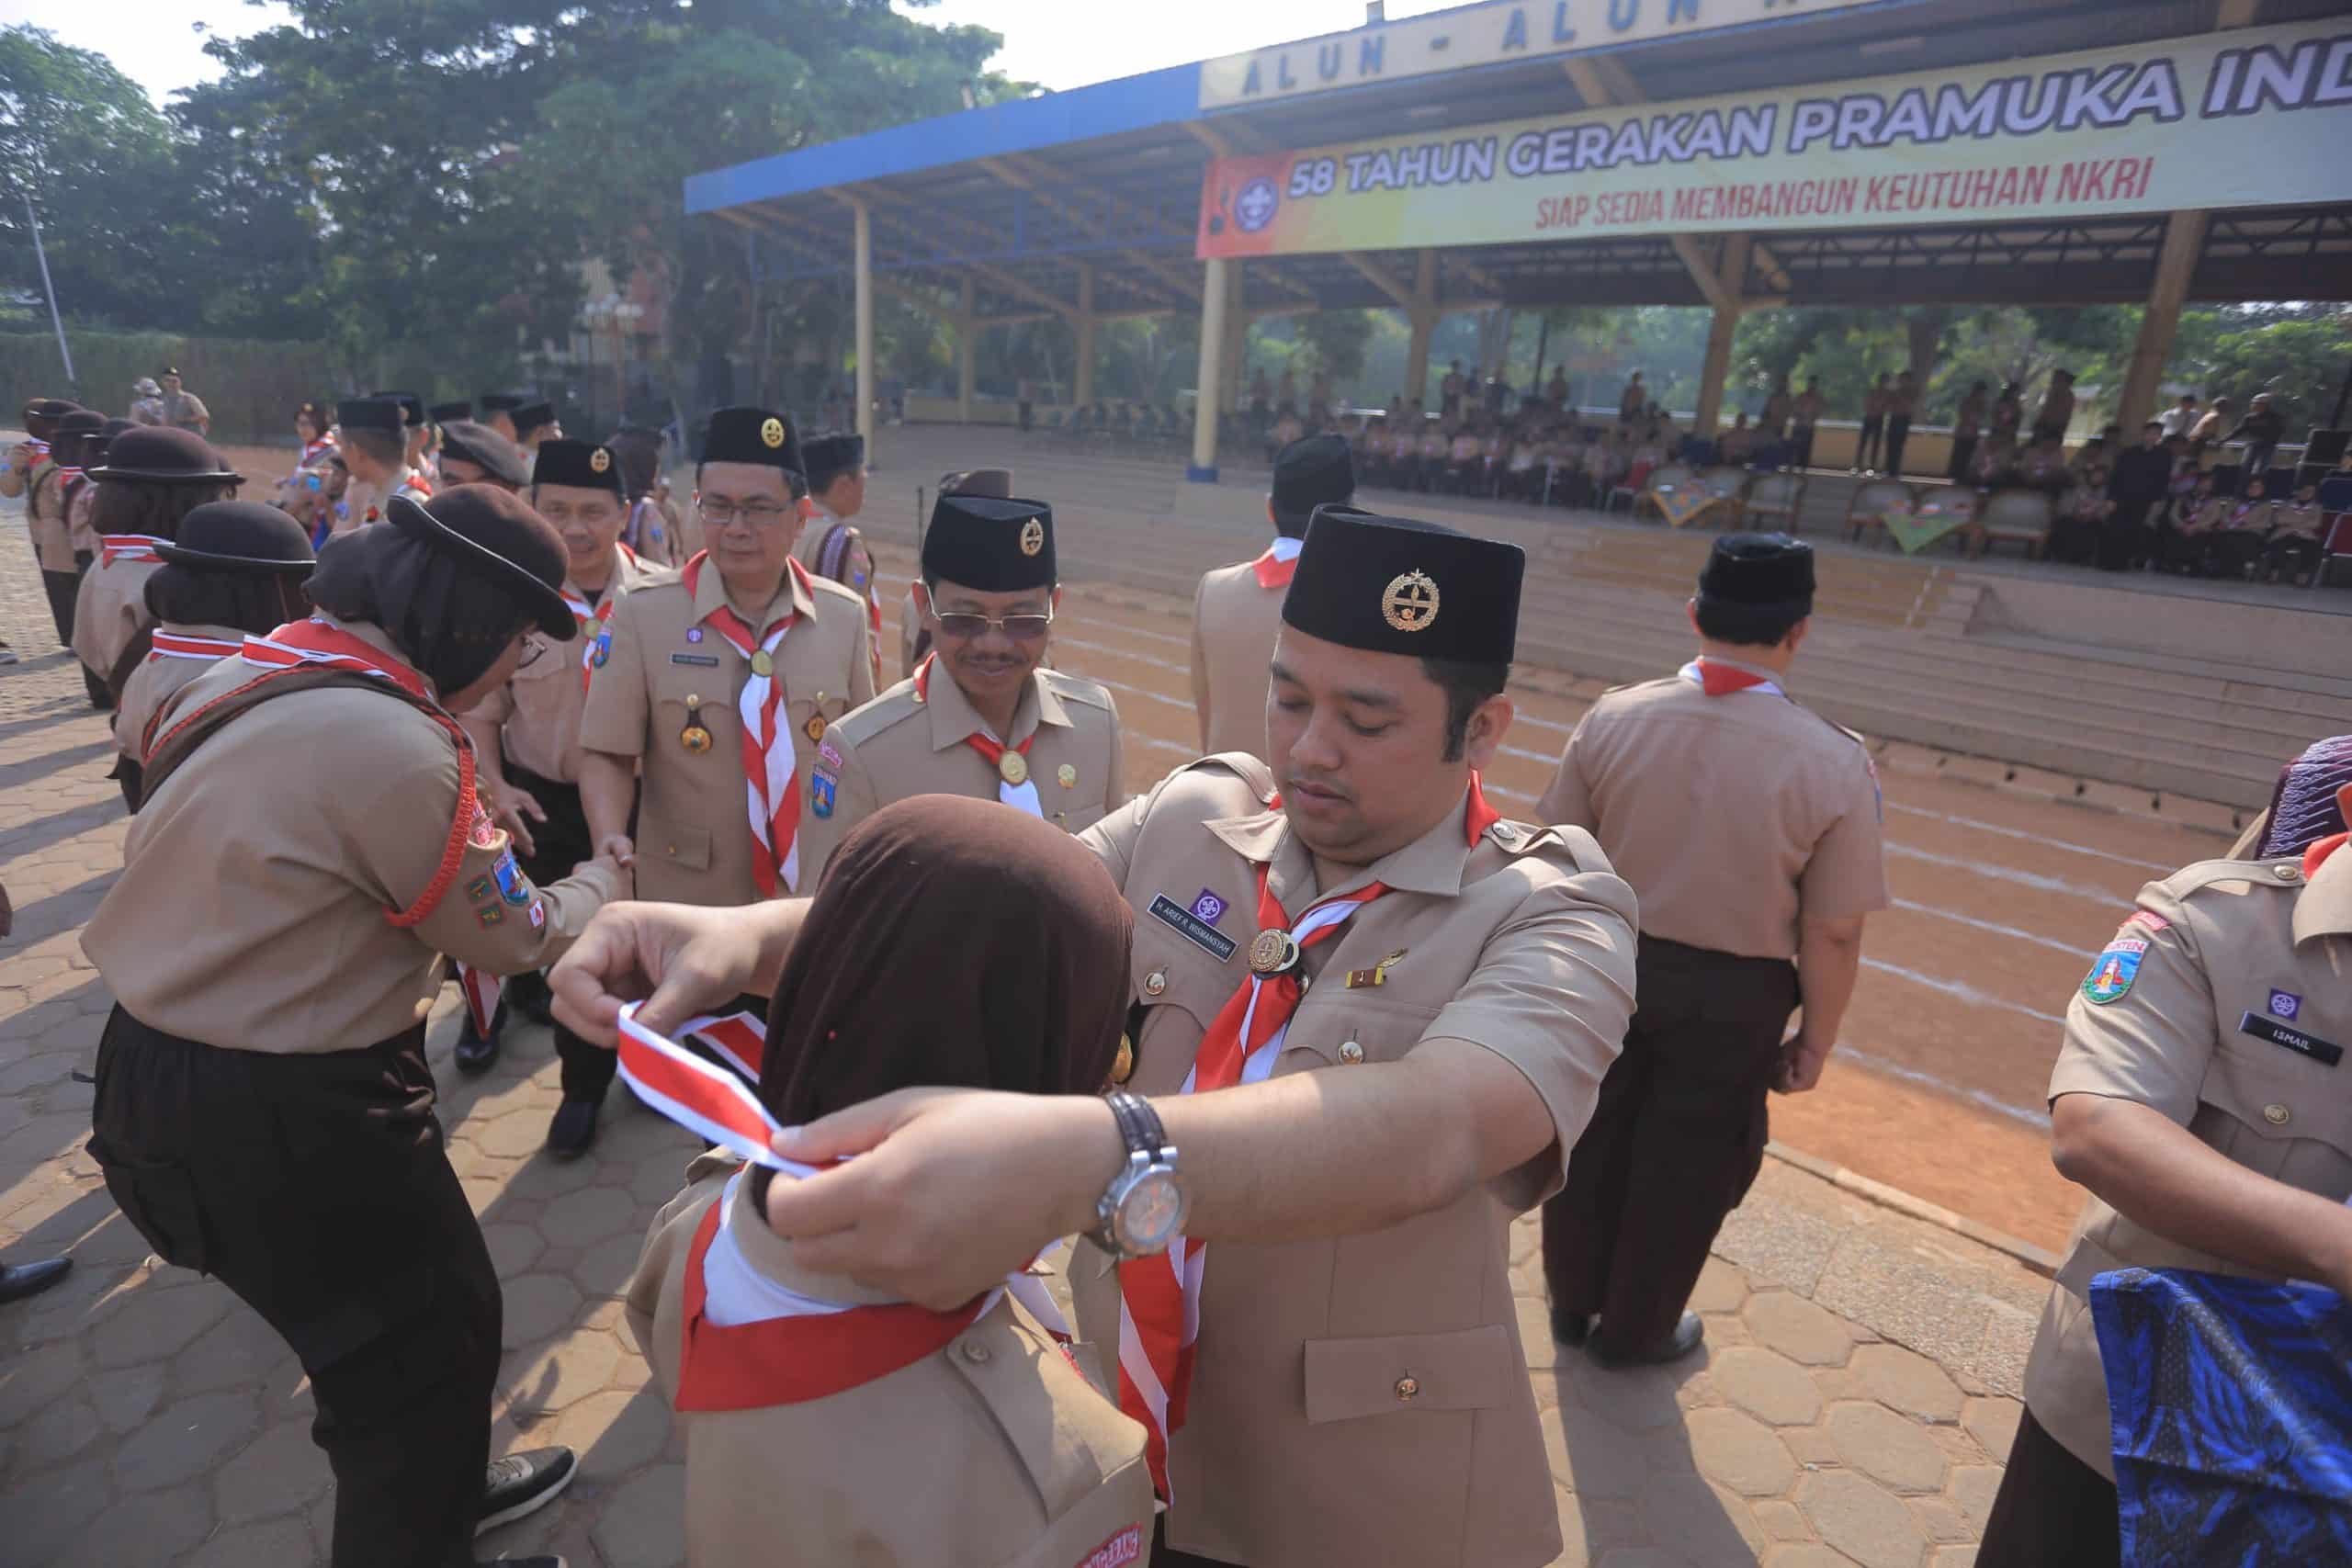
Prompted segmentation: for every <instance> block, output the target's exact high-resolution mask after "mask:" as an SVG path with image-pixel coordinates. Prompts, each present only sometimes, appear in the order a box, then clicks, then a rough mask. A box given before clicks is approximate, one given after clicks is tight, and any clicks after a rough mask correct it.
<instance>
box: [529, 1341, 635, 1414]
mask: <svg viewBox="0 0 2352 1568" xmlns="http://www.w3.org/2000/svg"><path fill="white" fill-rule="evenodd" d="M620 1359H621V1348H620V1344H619V1342H618V1341H616V1339H614V1337H612V1336H611V1335H609V1334H596V1333H586V1334H568V1335H565V1336H563V1337H560V1338H558V1339H552V1340H549V1341H548V1343H546V1344H545V1345H542V1346H540V1347H538V1348H537V1349H534V1350H532V1351H530V1352H528V1353H527V1354H526V1355H525V1356H523V1357H522V1358H521V1359H520V1361H519V1363H518V1364H516V1365H515V1369H514V1371H512V1372H511V1373H508V1374H505V1375H503V1376H502V1377H501V1378H500V1380H499V1382H500V1386H502V1387H503V1388H504V1389H506V1390H507V1391H508V1399H509V1401H510V1403H512V1404H514V1405H515V1407H516V1408H518V1409H523V1410H532V1411H557V1410H562V1409H565V1408H566V1407H568V1406H570V1405H572V1404H578V1403H579V1402H580V1401H582V1400H583V1399H585V1398H587V1397H588V1396H589V1395H590V1394H592V1393H597V1392H598V1391H600V1390H602V1389H603V1388H604V1387H605V1385H606V1384H608V1383H610V1382H612V1381H613V1371H614V1369H616V1367H618V1366H619V1365H620Z"/></svg>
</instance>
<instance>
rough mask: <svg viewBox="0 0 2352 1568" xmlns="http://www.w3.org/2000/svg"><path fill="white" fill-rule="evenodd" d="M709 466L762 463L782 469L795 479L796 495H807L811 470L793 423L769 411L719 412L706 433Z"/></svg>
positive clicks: (704, 455) (704, 447)
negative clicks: (802, 455) (801, 451)
mask: <svg viewBox="0 0 2352 1568" xmlns="http://www.w3.org/2000/svg"><path fill="white" fill-rule="evenodd" d="M701 460H702V461H703V462H706V463H759V464H763V465H764V466H766V467H768V468H782V469H783V470H784V471H785V472H786V473H788V474H790V475H791V476H792V479H793V491H792V493H793V494H795V495H806V494H807V493H808V492H809V491H808V486H809V469H808V467H807V464H806V461H805V459H804V458H803V457H801V453H800V437H799V435H798V434H796V433H795V432H794V430H793V428H792V422H791V421H790V420H788V419H786V418H785V417H784V416H783V415H782V414H780V413H776V412H773V411H771V410H768V409H752V408H732V409H720V410H718V412H715V413H713V414H712V415H711V416H710V425H709V427H708V429H707V430H706V431H705V432H704V434H703V438H702V458H701Z"/></svg>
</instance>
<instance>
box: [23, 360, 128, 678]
mask: <svg viewBox="0 0 2352 1568" xmlns="http://www.w3.org/2000/svg"><path fill="white" fill-rule="evenodd" d="M104 423H106V416H105V415H103V414H96V413H91V412H88V411H86V410H85V409H83V408H81V407H79V406H78V405H76V404H74V403H69V402H67V401H66V400H63V399H62V398H36V399H34V400H32V401H31V402H29V403H27V404H26V405H25V434H26V437H27V438H26V439H25V440H23V441H20V442H18V443H17V445H16V446H14V447H12V448H10V450H9V453H8V462H7V466H6V468H0V495H5V496H6V497H8V498H9V499H11V500H14V499H15V498H16V497H17V496H20V495H21V496H23V497H24V498H25V532H26V533H27V535H28V536H30V538H31V540H32V546H33V561H34V564H35V565H36V566H37V567H38V568H39V569H40V585H41V591H42V592H44V593H46V594H47V595H48V597H49V614H50V619H51V620H52V621H53V622H55V623H56V626H57V640H58V643H59V645H60V646H62V647H66V648H71V647H72V646H73V645H74V591H75V589H76V588H77V587H78V586H79V585H80V579H81V571H80V569H79V568H78V567H76V566H75V565H74V547H73V541H72V539H71V537H70V536H69V535H68V533H67V530H66V524H65V493H64V491H65V485H64V479H65V472H64V471H65V469H66V468H70V467H72V465H71V464H67V463H62V462H61V461H60V453H59V451H58V447H59V446H60V445H61V444H62V442H61V437H62V436H63V435H64V434H66V433H67V432H68V431H71V432H73V433H74V439H75V441H76V442H77V443H78V441H79V440H80V432H81V431H83V430H85V429H89V430H96V429H97V428H98V427H99V426H100V425H103V424H104Z"/></svg>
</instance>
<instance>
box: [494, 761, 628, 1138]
mask: <svg viewBox="0 0 2352 1568" xmlns="http://www.w3.org/2000/svg"><path fill="white" fill-rule="evenodd" d="M504 769H505V773H506V779H507V782H508V783H509V784H515V785H516V786H517V787H519V788H522V789H526V790H528V791H530V792H531V795H532V797H533V798H534V799H536V800H537V802H538V803H539V808H540V809H541V810H543V811H545V812H546V813H547V814H548V819H547V820H546V821H544V822H534V823H532V824H531V843H532V849H531V852H530V853H529V854H527V855H525V854H518V855H516V856H515V859H516V861H517V862H518V863H521V865H522V867H523V872H524V874H525V875H526V876H528V877H529V878H530V879H531V880H532V881H533V882H535V883H538V884H539V885H541V886H545V885H546V884H548V883H550V882H560V881H562V880H563V879H564V878H565V877H567V876H570V875H571V868H572V867H573V866H575V865H578V864H579V863H581V862H582V861H584V860H587V859H589V858H591V857H592V856H594V854H595V852H596V846H595V845H594V843H592V842H590V841H589V836H588V813H587V811H586V810H585V809H584V808H583V807H582V806H581V804H580V786H579V785H578V784H560V783H558V782H557V781H556V780H554V779H550V778H546V777H543V776H542V775H540V774H538V773H533V772H532V771H531V770H530V769H528V768H526V767H523V766H521V765H520V764H518V763H516V762H515V761H513V760H512V759H509V760H508V761H506V762H505V763H504ZM555 1054H556V1059H557V1060H558V1061H560V1062H561V1063H562V1064H563V1098H564V1099H566V1100H603V1099H604V1098H605V1090H606V1089H610V1088H611V1087H612V1084H613V1074H614V1073H615V1072H616V1071H617V1070H618V1068H619V1065H620V1057H619V1056H617V1055H615V1054H614V1053H612V1052H610V1051H607V1050H605V1048H604V1047H603V1046H601V1045H592V1044H590V1043H588V1042H587V1041H585V1040H582V1039H581V1038H580V1036H578V1035H577V1034H574V1033H573V1032H571V1031H570V1030H569V1029H566V1028H565V1027H564V1026H563V1025H562V1024H560V1023H558V1024H557V1025H556V1026H555Z"/></svg>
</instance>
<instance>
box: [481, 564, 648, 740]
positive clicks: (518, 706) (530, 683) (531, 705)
mask: <svg viewBox="0 0 2352 1568" xmlns="http://www.w3.org/2000/svg"><path fill="white" fill-rule="evenodd" d="M651 575H652V573H651V570H650V569H648V568H647V567H645V566H643V565H641V564H640V563H639V561H638V559H637V558H636V557H634V556H632V555H630V554H629V553H628V552H627V551H625V550H616V551H615V552H614V553H613V574H612V576H611V577H609V578H607V579H606V580H605V601H604V602H605V603H611V604H615V605H616V609H615V611H614V614H616V615H617V614H618V613H619V611H618V609H617V605H618V602H619V599H620V595H621V594H622V593H623V592H626V591H627V590H628V588H629V586H630V585H631V584H633V583H637V582H640V581H644V580H645V579H646V578H648V577H650V576H651ZM563 591H564V592H565V593H567V594H569V595H571V597H573V598H578V599H582V601H583V602H584V596H583V595H582V593H581V592H580V590H579V588H578V587H577V586H575V585H574V584H573V583H572V582H571V581H570V580H569V579H566V580H565V581H564V585H563ZM598 607H599V608H602V607H603V604H602V603H600V604H599V605H598ZM609 624H610V621H609V618H607V619H606V620H605V621H594V620H592V621H585V622H582V624H581V628H580V630H581V635H580V638H579V640H576V641H572V642H557V641H555V640H553V639H552V638H550V637H546V636H544V635H543V634H541V633H539V632H536V631H535V632H532V633H531V634H530V635H529V637H527V638H526V642H525V651H524V656H523V664H522V667H521V668H520V669H518V670H516V671H515V678H514V679H513V680H511V681H509V682H506V684H504V685H503V686H501V687H499V688H498V689H497V690H496V691H494V692H492V693H491V694H489V695H488V696H486V697H484V698H482V700H481V702H479V703H477V704H475V705H474V706H473V707H472V708H471V709H470V710H469V712H468V713H467V714H466V717H468V718H474V719H480V720H481V721H482V722H484V723H486V724H491V725H494V726H496V727H497V728H498V734H499V740H500V742H501V744H502V745H503V748H504V750H505V755H506V757H507V758H508V759H509V760H511V761H514V762H515V763H517V764H518V765H520V766H522V767H526V768H528V769H529V770H530V771H531V772H533V773H537V774H538V775H539V777H541V778H543V779H552V780H554V781H555V782H556V783H558V784H578V783H579V782H580V715H581V712H582V709H584V708H585V707H586V706H587V705H588V679H587V678H588V674H589V669H590V661H591V660H594V658H595V657H596V649H597V647H598V643H599V639H600V637H602V635H603V633H604V631H605V627H606V626H608V625H609Z"/></svg>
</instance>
